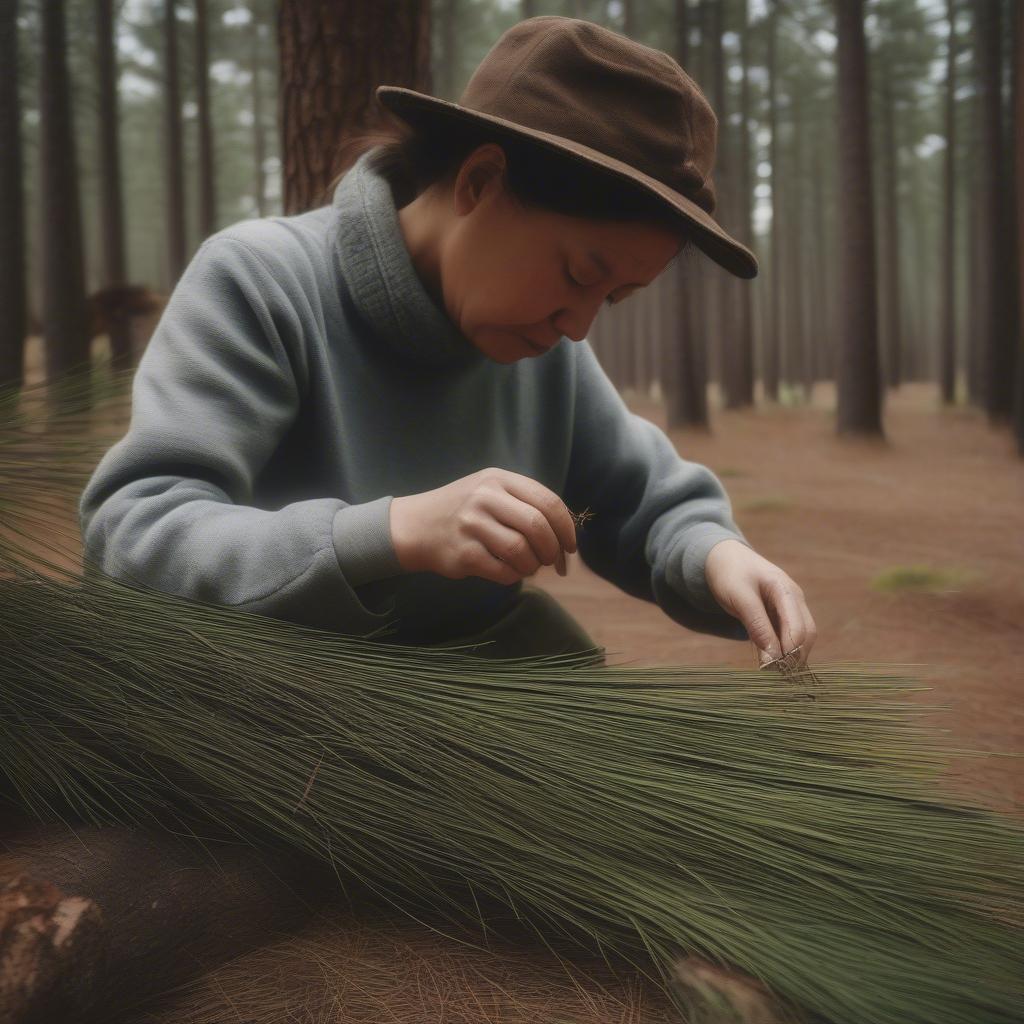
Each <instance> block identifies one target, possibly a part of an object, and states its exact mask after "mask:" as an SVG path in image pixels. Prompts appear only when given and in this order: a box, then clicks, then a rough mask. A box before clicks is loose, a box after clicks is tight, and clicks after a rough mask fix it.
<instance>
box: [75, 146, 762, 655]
mask: <svg viewBox="0 0 1024 1024" xmlns="http://www.w3.org/2000/svg"><path fill="white" fill-rule="evenodd" d="M368 158H369V154H367V155H364V156H363V157H362V158H361V159H360V160H359V162H358V163H357V164H356V165H355V166H354V167H353V168H352V169H351V170H350V171H349V172H348V173H347V174H346V175H345V177H344V178H343V179H342V181H341V182H340V183H339V185H338V187H337V190H336V192H335V195H334V200H333V202H332V204H331V205H330V206H325V207H322V208H320V209H317V210H313V211H310V212H309V213H304V214H300V215H298V216H294V217H269V218H264V219H260V220H249V221H244V222H242V223H239V224H236V225H234V226H232V227H230V228H226V229H225V230H223V231H221V232H219V233H218V234H216V235H213V236H212V237H211V238H209V239H208V240H207V241H206V242H205V243H203V245H202V246H201V247H200V249H199V250H198V252H197V253H196V255H195V257H194V258H193V259H192V261H191V263H190V264H189V266H188V268H187V270H186V271H185V273H184V275H183V276H182V278H181V280H180V282H179V283H178V286H177V287H176V288H175V290H174V293H173V295H172V296H171V298H170V301H169V303H168V305H167V308H166V310H165V311H164V314H163V317H162V319H161V320H160V323H159V325H158V326H157V329H156V331H155V333H154V335H153V337H152V339H151V340H150V342H149V345H148V347H147V349H146V351H145V354H144V355H143V357H142V360H141V362H140V364H139V367H138V370H137V372H136V375H135V379H134V383H133V390H132V417H131V423H130V426H129V429H128V432H127V434H126V435H125V437H124V438H122V439H121V440H120V441H119V442H118V443H117V444H115V445H114V446H113V447H112V448H111V449H110V450H109V451H108V452H107V453H106V454H105V455H104V457H103V459H102V460H101V461H100V463H99V465H98V466H97V468H96V470H95V472H94V473H93V476H92V478H91V479H90V480H89V483H88V484H87V486H86V488H85V490H84V491H83V493H82V496H81V501H80V506H79V515H80V524H81V529H82V535H83V539H84V543H85V550H86V554H87V556H88V557H89V559H90V560H92V561H93V562H94V563H95V564H96V565H97V566H98V567H99V568H100V569H101V570H102V571H103V572H105V573H107V574H108V575H110V576H114V577H118V578H123V579H131V580H134V581H136V582H140V583H143V584H145V585H148V586H150V587H153V588H156V589H158V590H163V591H167V592H170V593H174V594H179V595H183V596H186V597H190V598H193V599H196V600H199V601H204V602H209V603H213V604H220V605H230V606H232V607H234V608H238V609H241V610H245V611H251V612H256V613H260V614H265V615H270V616H275V617H278V618H282V619H287V620H291V621H294V622H299V623H302V624H305V625H310V626H314V627H318V628H322V629H328V630H333V631H336V632H340V633H346V634H359V635H364V634H366V633H369V632H373V631H378V630H381V629H382V628H383V629H384V631H385V636H387V637H388V638H390V639H393V640H395V641H397V642H405V643H431V642H435V641H441V640H446V639H449V638H452V637H455V636H461V635H463V634H466V633H468V632H471V631H475V630H476V629H480V628H483V627H484V626H485V625H487V624H489V623H490V622H491V621H493V620H494V619H495V618H496V617H497V616H498V615H499V614H500V613H501V612H502V611H503V610H504V609H505V608H507V607H508V606H509V605H510V604H511V603H512V601H513V600H514V599H515V597H516V594H517V593H518V591H519V589H520V588H521V586H522V584H521V583H519V584H515V585H512V586H507V585H503V584H498V583H493V582H491V581H489V580H484V579H482V578H480V577H467V578H466V579H461V580H453V579H448V578H446V577H443V576H439V575H437V574H435V573H430V572H419V573H408V572H405V571H404V570H402V568H401V567H400V566H399V564H398V561H397V559H396V556H395V551H394V547H393V545H392V542H391V536H390V532H389V528H388V514H389V506H390V503H391V500H392V497H393V496H396V495H405V494H416V493H420V492H423V491H427V490H431V489H433V488H435V487H440V486H442V485H443V484H447V483H450V482H451V481H452V480H455V479H458V478H460V477H463V476H466V475H468V474H470V473H473V472H475V471H476V470H479V469H483V468H485V467H489V466H494V467H500V468H504V469H508V470H514V471H515V472H517V473H522V474H524V475H526V476H529V477H532V478H534V479H535V480H538V481H540V482H541V483H542V484H544V485H545V486H547V487H549V488H550V489H551V490H552V491H555V492H556V493H557V494H559V495H560V496H561V497H562V499H563V500H564V501H565V502H566V504H567V505H568V506H569V508H570V509H572V510H574V511H577V512H578V511H581V510H582V509H584V508H590V510H591V511H592V512H593V513H594V518H593V519H592V520H591V521H590V522H588V523H587V524H586V525H585V526H583V527H580V528H579V529H578V531H577V539H578V545H579V554H580V557H581V558H582V559H583V561H584V562H585V563H586V565H587V566H589V567H590V568H591V569H592V570H593V571H594V572H596V573H597V574H598V575H600V576H602V577H604V578H605V579H607V580H610V581H611V582H612V583H614V584H615V585H616V586H618V587H620V588H621V589H622V590H624V591H625V592H626V593H628V594H632V595H633V596H635V597H639V598H642V599H644V600H647V601H654V602H657V604H658V605H659V606H660V607H661V608H662V610H663V611H664V612H665V613H666V615H668V616H669V617H670V618H671V619H672V620H674V621H675V622H678V623H679V624H680V625H683V626H686V627H688V628H689V629H692V630H695V631H698V632H703V633H710V634H714V635H717V636H721V637H726V638H733V639H739V640H746V639H747V633H746V630H745V629H744V627H743V625H742V623H741V622H740V621H739V620H738V619H736V618H734V617H733V616H731V615H729V614H728V613H726V612H725V611H724V610H723V609H722V608H721V607H720V606H719V605H718V603H717V602H716V601H715V600H714V598H713V597H712V596H711V594H710V592H709V590H708V587H707V584H706V581H705V579H704V562H705V559H706V558H707V554H708V552H709V551H710V549H711V548H712V546H713V545H714V544H716V543H717V542H718V541H720V540H723V539H725V538H735V539H737V540H740V541H742V542H743V543H747V542H746V540H745V538H744V537H743V535H742V534H741V533H740V531H739V530H738V528H737V527H736V524H735V523H734V522H733V520H732V518H731V507H730V503H729V499H728V497H727V496H726V494H725V492H724V490H723V488H722V486H721V484H720V482H719V481H718V479H717V478H716V477H715V475H714V474H713V473H712V472H711V471H710V470H709V469H707V468H706V467H704V466H701V465H698V464H697V463H694V462H688V461H686V460H684V459H682V458H680V457H679V455H678V454H677V452H676V451H675V449H674V448H673V446H672V444H671V443H670V442H669V440H668V438H667V437H666V436H665V434H664V433H663V432H662V431H661V430H659V429H658V428H657V427H656V426H654V425H653V424H652V423H650V422H649V421H648V420H645V419H643V418H641V417H639V416H637V415H634V414H633V413H631V412H630V411H629V410H628V408H627V407H626V406H625V405H624V403H623V401H622V399H621V398H620V396H619V394H618V392H617V391H616V389H615V387H614V386H613V385H612V383H611V382H610V381H609V379H608V377H607V376H606V375H605V373H604V371H603V370H602V369H601V367H600V365H599V364H598V362H597V359H596V358H595V356H594V353H593V351H592V349H591V347H590V345H589V343H588V342H586V341H581V342H578V343H573V342H572V341H570V340H569V339H567V338H564V337H563V338H562V339H561V340H560V341H559V343H558V344H557V345H556V346H555V347H554V348H553V349H551V350H550V351H549V352H548V353H546V354H545V355H543V356H538V357H536V358H533V359H523V360H520V361H519V362H516V363H512V364H508V365H505V364H501V363H497V362H494V361H492V360H489V359H488V358H487V357H486V356H484V355H483V353H481V352H480V351H479V350H478V349H476V348H475V347H474V346H473V345H471V344H470V342H469V341H468V340H467V339H466V338H465V337H463V335H462V334H460V333H459V331H458V329H457V328H456V326H455V325H454V324H453V323H452V321H451V320H450V319H449V318H448V317H447V315H446V314H445V312H444V311H443V310H442V309H441V308H440V307H439V306H438V305H437V304H436V303H435V301H434V300H433V298H432V297H431V296H430V295H429V294H428V292H427V291H426V289H425V288H424V285H423V283H422V282H421V280H420V278H419V277H418V275H417V273H416V270H415V268H414V266H413V264H412V261H411V259H410V256H409V252H408V249H407V248H406V246H405V242H404V238H403V236H402V233H401V229H400V226H399V221H398V216H397V211H396V209H395V204H394V200H393V198H392V194H391V190H390V187H389V186H388V184H387V182H386V181H385V180H384V179H383V178H382V177H381V176H380V175H379V174H378V173H377V172H375V171H374V170H373V169H372V168H371V167H370V166H368Z"/></svg>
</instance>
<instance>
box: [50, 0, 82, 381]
mask: <svg viewBox="0 0 1024 1024" xmlns="http://www.w3.org/2000/svg"><path fill="white" fill-rule="evenodd" d="M40 14H41V21H42V35H43V53H42V63H41V67H40V76H39V80H40V98H39V111H40V154H39V175H40V186H41V187H40V194H41V197H42V208H43V218H42V230H43V235H42V245H41V249H42V300H43V311H42V321H43V334H44V336H45V338H46V378H47V380H48V381H50V382H54V381H56V380H57V379H58V378H59V377H61V376H62V375H63V374H64V373H66V372H67V371H69V370H72V369H81V368H83V367H84V366H85V365H86V364H87V363H88V361H89V321H88V315H87V312H86V300H85V258H84V254H83V251H82V217H81V207H80V201H79V195H78V160H77V157H76V152H75V135H74V128H73V124H72V109H71V95H70V89H69V83H68V68H67V41H66V27H65V6H64V0H51V2H48V3H45V4H43V5H42V6H41V8H40Z"/></svg>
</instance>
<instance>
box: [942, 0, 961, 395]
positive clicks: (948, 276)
mask: <svg viewBox="0 0 1024 1024" xmlns="http://www.w3.org/2000/svg"><path fill="white" fill-rule="evenodd" d="M946 20H947V22H948V26H949V27H948V36H947V44H946V46H947V50H946V176H945V182H944V183H943V185H944V194H943V217H944V223H943V229H944V240H943V252H942V300H941V301H942V333H941V337H940V346H941V348H940V357H939V391H940V394H941V396H942V402H943V404H944V405H952V404H953V403H954V402H955V401H956V294H955V288H956V276H955V262H954V261H955V256H956V141H957V140H956V14H955V6H954V0H946Z"/></svg>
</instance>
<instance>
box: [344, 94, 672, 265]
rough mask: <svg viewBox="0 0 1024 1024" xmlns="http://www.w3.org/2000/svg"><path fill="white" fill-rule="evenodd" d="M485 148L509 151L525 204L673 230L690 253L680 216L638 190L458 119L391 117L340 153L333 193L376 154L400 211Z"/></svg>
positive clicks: (509, 179)
mask: <svg viewBox="0 0 1024 1024" xmlns="http://www.w3.org/2000/svg"><path fill="white" fill-rule="evenodd" d="M486 142H494V143H497V144H498V145H499V146H501V148H502V149H503V150H504V152H505V157H506V175H505V186H506V188H507V189H508V192H509V194H510V195H511V196H512V198H513V199H514V200H516V201H518V202H519V203H520V204H521V205H523V206H528V207H535V208H539V209H543V210H550V211H553V212H555V213H562V214H566V215H568V216H574V217H586V218H589V219H594V220H613V221H643V222H646V223H652V224H659V225H661V226H668V227H671V228H673V229H675V230H676V231H678V232H679V233H680V235H681V236H682V238H683V245H682V248H681V249H680V253H682V252H685V251H686V250H687V248H688V247H689V245H690V242H691V232H690V230H689V228H688V225H687V222H686V221H685V220H684V218H682V217H681V216H677V217H674V216H673V215H672V212H671V211H670V210H669V209H667V207H666V206H665V204H664V203H663V202H661V201H660V200H658V199H656V198H655V197H654V196H653V195H652V194H651V193H649V192H647V191H646V190H645V189H643V188H641V187H640V186H637V185H631V184H630V183H629V182H627V181H623V179H622V178H620V177H619V176H618V175H616V174H614V173H612V172H610V171H605V170H603V169H602V168H600V167H595V166H594V165H593V164H590V163H587V162H585V161H583V160H580V159H578V158H574V157H573V156H571V155H568V154H563V153H560V152H556V151H553V150H551V149H550V148H548V147H547V146H545V145H544V144H543V143H540V142H536V141H534V140H532V139H526V138H522V137H520V136H515V135H512V134H511V133H507V132H503V131H501V130H500V129H494V130H490V129H489V128H488V126H486V125H476V124H466V123H463V122H458V121H456V120H455V119H454V118H452V119H451V120H442V119H440V118H438V119H437V120H436V121H434V122H432V123H430V124H429V125H427V124H424V125H418V126H412V125H409V124H408V123H406V122H405V121H402V120H400V119H399V118H397V117H395V116H393V115H391V114H390V113H389V112H385V113H384V114H383V115H382V116H381V117H380V121H379V124H378V127H377V128H376V129H375V130H374V131H371V132H368V133H365V134H362V135H358V136H355V137H353V138H351V139H349V140H347V141H346V142H345V143H343V144H342V146H341V147H340V148H339V155H340V163H339V165H338V173H337V175H336V177H335V179H334V182H333V183H332V185H331V193H333V191H334V187H335V186H336V185H337V183H338V181H340V179H341V177H342V176H343V175H344V174H345V172H346V171H347V170H348V169H349V168H350V167H351V166H352V165H353V164H354V163H355V162H356V161H357V160H358V159H359V157H361V156H362V155H363V154H364V153H366V152H367V151H369V150H371V149H373V150H375V152H374V153H373V155H372V156H371V157H370V165H371V166H372V167H373V169H374V170H375V171H377V173H378V174H380V175H382V176H383V177H384V179H385V180H386V181H387V182H388V183H389V184H390V186H391V191H392V194H393V196H394V199H395V206H396V207H397V208H399V209H401V208H402V207H403V206H406V205H407V204H408V203H410V202H412V200H413V199H415V198H416V197H417V196H418V195H420V194H421V193H422V192H424V191H425V190H426V189H427V188H429V187H430V186H432V185H435V184H439V183H445V182H448V181H454V180H455V177H456V175H457V174H458V171H459V168H461V166H462V164H463V161H465V159H466V157H468V156H469V155H470V153H472V152H473V151H474V150H475V149H476V148H477V147H479V146H482V145H483V144H484V143H486Z"/></svg>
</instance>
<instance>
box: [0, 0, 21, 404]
mask: <svg viewBox="0 0 1024 1024" xmlns="http://www.w3.org/2000/svg"><path fill="white" fill-rule="evenodd" d="M0 67H5V68H7V71H6V73H4V74H3V75H0V223H2V224H3V225H4V228H3V231H0V310H2V311H3V312H2V314H0V385H2V384H9V383H15V384H17V383H19V382H20V381H21V378H22V358H23V354H24V346H25V334H26V332H27V329H28V310H27V308H26V301H25V299H26V273H25V213H24V202H25V200H24V186H23V184H22V177H21V175H22V157H21V102H20V98H19V96H18V75H17V74H16V73H15V69H16V68H17V67H18V5H17V2H16V0H8V2H6V3H0Z"/></svg>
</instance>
